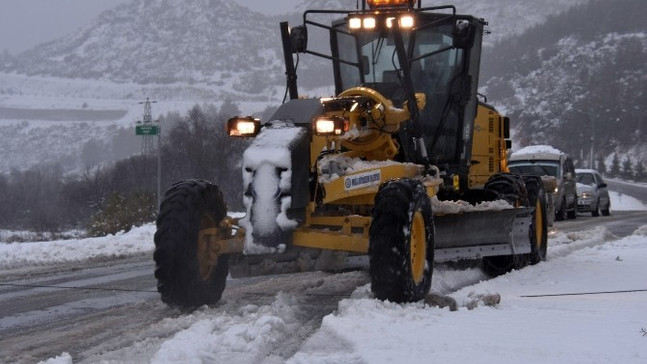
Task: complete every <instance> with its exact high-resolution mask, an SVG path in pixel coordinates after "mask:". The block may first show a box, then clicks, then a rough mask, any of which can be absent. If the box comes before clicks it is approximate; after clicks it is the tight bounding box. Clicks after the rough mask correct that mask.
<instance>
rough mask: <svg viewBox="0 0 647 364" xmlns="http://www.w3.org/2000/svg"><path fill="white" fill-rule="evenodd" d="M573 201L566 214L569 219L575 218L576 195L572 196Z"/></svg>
mask: <svg viewBox="0 0 647 364" xmlns="http://www.w3.org/2000/svg"><path fill="white" fill-rule="evenodd" d="M574 201H575V202H573V209H572V210H571V211H569V212H568V213H567V214H566V215H567V216H568V218H569V219H577V196H575V197H574Z"/></svg>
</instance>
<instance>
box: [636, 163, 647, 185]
mask: <svg viewBox="0 0 647 364" xmlns="http://www.w3.org/2000/svg"><path fill="white" fill-rule="evenodd" d="M635 172H636V173H635V175H634V177H635V178H636V181H640V182H644V181H647V173H645V167H644V166H643V162H642V161H638V162H636V171H635Z"/></svg>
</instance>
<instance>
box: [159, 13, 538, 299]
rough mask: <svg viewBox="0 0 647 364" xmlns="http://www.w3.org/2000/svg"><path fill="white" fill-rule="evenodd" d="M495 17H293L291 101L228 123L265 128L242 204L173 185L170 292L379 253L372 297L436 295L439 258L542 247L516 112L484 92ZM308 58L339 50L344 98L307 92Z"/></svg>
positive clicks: (163, 220)
mask: <svg viewBox="0 0 647 364" xmlns="http://www.w3.org/2000/svg"><path fill="white" fill-rule="evenodd" d="M331 16H337V17H338V18H339V19H337V20H334V21H332V22H330V21H328V22H323V21H322V20H320V19H329V18H330V17H331ZM486 25H487V23H486V22H485V21H484V20H483V19H480V18H476V17H473V16H469V15H459V14H457V12H456V8H455V7H453V6H433V7H423V6H422V1H421V0H418V1H413V0H363V1H362V2H361V5H360V4H359V3H358V6H357V9H353V10H347V11H340V10H308V11H306V12H305V13H304V14H303V24H300V25H298V26H295V27H292V28H290V27H289V26H288V24H287V23H285V22H284V23H281V24H280V30H281V35H282V42H283V51H284V58H285V68H286V75H287V90H286V96H287V94H289V98H290V100H289V101H288V102H284V103H283V104H282V105H281V106H280V107H279V108H278V109H277V111H276V112H275V113H274V115H273V116H272V117H271V118H270V120H268V121H266V122H261V121H260V120H258V119H255V118H253V117H234V118H231V119H230V120H229V121H228V123H227V128H228V132H229V135H230V136H232V137H239V138H253V139H252V140H251V144H250V146H249V147H248V148H247V149H246V151H245V152H244V154H243V156H242V173H243V180H244V186H243V196H242V198H243V202H244V206H245V209H246V211H245V212H246V214H245V216H244V217H242V218H233V217H230V216H228V211H227V207H226V206H225V203H224V202H223V197H222V194H221V192H220V190H219V188H218V187H217V186H215V185H213V184H211V183H209V182H207V181H204V180H186V181H181V182H178V183H176V184H174V185H173V186H172V187H171V188H170V189H169V190H168V191H167V192H166V194H165V197H164V199H163V202H162V204H161V207H160V213H159V216H158V218H157V232H156V233H155V247H156V248H155V253H154V259H155V262H156V270H155V276H156V278H157V280H158V291H159V292H160V294H161V297H162V300H163V301H164V302H166V303H168V304H171V305H177V306H180V307H187V308H190V307H196V306H199V305H203V304H210V303H215V302H217V301H218V300H219V299H220V297H221V295H222V292H223V290H224V288H225V283H226V279H227V276H228V275H229V274H231V276H232V277H241V276H256V275H264V274H278V273H284V272H301V271H309V270H325V271H338V270H343V269H349V268H357V267H366V266H368V274H369V275H370V280H371V289H372V292H373V293H374V296H375V297H376V298H378V299H382V300H391V301H394V302H412V301H417V300H420V299H423V298H424V297H425V296H426V295H427V294H428V292H429V290H430V285H431V277H432V272H433V265H434V261H447V260H460V259H481V260H482V264H483V268H484V269H485V270H486V271H488V272H490V273H493V274H500V273H502V272H506V271H509V270H511V269H518V268H521V267H523V266H524V265H527V264H534V263H537V262H539V261H541V260H544V259H545V257H546V248H547V240H546V207H545V193H544V191H543V188H542V182H541V179H540V177H538V176H532V175H516V174H512V173H509V170H508V169H507V166H506V152H507V149H508V148H509V147H510V140H509V129H510V125H509V124H510V123H509V119H508V118H506V117H503V116H502V115H500V114H499V113H498V112H497V111H496V110H495V109H494V108H493V107H492V106H490V105H488V104H487V103H486V100H485V98H484V96H482V95H479V94H477V81H478V78H479V67H480V56H481V43H482V42H481V41H482V36H483V34H484V32H485V31H484V26H486ZM309 30H310V33H312V31H313V30H323V32H324V34H327V36H328V37H329V39H328V40H329V44H330V50H329V52H322V51H320V50H318V49H314V48H310V47H309V45H308V33H309ZM295 56H296V57H297V62H296V64H295V61H294V57H295ZM306 56H310V57H314V58H324V59H327V60H329V61H330V62H331V63H332V73H333V74H332V80H333V81H334V86H335V95H336V96H334V97H328V98H300V97H299V94H298V88H297V72H296V67H297V66H298V60H299V57H301V58H306ZM286 98H287V97H286ZM213 147H214V148H217V147H218V146H213Z"/></svg>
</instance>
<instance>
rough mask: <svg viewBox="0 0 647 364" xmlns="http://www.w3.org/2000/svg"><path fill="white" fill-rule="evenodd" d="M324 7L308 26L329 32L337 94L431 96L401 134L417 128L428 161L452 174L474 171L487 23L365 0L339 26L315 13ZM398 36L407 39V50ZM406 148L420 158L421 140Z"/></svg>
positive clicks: (400, 98)
mask: <svg viewBox="0 0 647 364" xmlns="http://www.w3.org/2000/svg"><path fill="white" fill-rule="evenodd" d="M367 3H368V9H367V8H366V5H367ZM385 6H386V7H385ZM319 12H320V11H317V10H309V11H307V12H306V13H305V14H304V27H303V28H305V25H310V26H316V27H321V28H324V29H328V30H329V31H330V45H331V56H330V57H327V56H324V57H325V58H329V59H330V60H332V63H333V72H334V77H335V92H336V94H340V93H341V92H343V91H344V90H347V89H349V88H352V87H358V86H364V87H369V88H372V89H374V90H376V91H378V92H379V93H381V94H382V95H384V96H385V97H386V98H388V99H389V100H391V101H392V102H393V104H394V106H395V107H400V108H402V107H403V105H404V103H405V101H407V100H411V98H409V96H413V95H414V93H420V92H422V93H424V94H425V96H426V100H427V102H426V105H425V107H424V108H423V109H422V110H416V111H417V112H414V113H412V115H415V117H416V119H417V120H412V121H411V122H410V123H409V126H408V127H407V128H403V129H404V130H402V131H401V132H400V134H399V135H398V136H397V137H398V138H399V139H400V140H405V139H410V138H411V137H412V135H413V134H416V132H414V131H417V135H419V136H421V137H423V138H424V140H425V144H426V149H427V155H428V156H429V159H430V160H429V162H431V163H432V164H435V165H437V166H438V167H440V168H441V170H445V171H447V173H448V174H449V173H451V174H454V173H460V174H463V175H465V174H467V170H468V168H469V165H468V164H469V163H468V161H469V159H470V158H469V156H470V154H471V150H469V149H470V148H471V147H470V146H471V138H472V123H473V121H474V118H475V117H476V108H477V105H478V100H477V97H476V91H477V81H478V72H479V62H480V53H481V39H482V33H483V26H484V25H485V22H484V21H483V20H482V19H476V18H474V17H472V16H463V15H456V9H455V8H454V7H453V6H440V7H426V8H423V7H421V1H418V6H417V7H415V6H414V1H408V0H401V1H370V0H368V1H364V2H363V3H362V9H361V10H357V11H346V12H343V11H340V13H345V14H346V17H344V18H342V19H338V20H336V21H333V22H332V26H327V25H324V24H321V23H317V22H315V21H313V20H310V19H309V18H308V16H309V15H312V14H317V13H319ZM330 12H331V11H321V13H323V14H329V13H330ZM398 38H400V39H402V41H403V44H404V47H402V50H401V51H400V50H399V49H398V46H397V40H398ZM293 44H294V40H293ZM300 51H303V52H304V53H309V52H308V51H307V50H306V49H305V48H304V49H301V50H300ZM312 54H315V55H317V56H322V54H320V53H315V52H312ZM402 60H404V62H402ZM410 104H411V103H410ZM414 136H415V135H414ZM401 145H402V146H403V152H404V155H400V156H399V159H401V160H406V161H410V162H420V160H418V154H419V153H416V152H415V150H414V149H415V147H414V145H415V143H406V142H404V143H401ZM461 172H462V173H461Z"/></svg>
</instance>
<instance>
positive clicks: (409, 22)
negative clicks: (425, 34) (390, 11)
mask: <svg viewBox="0 0 647 364" xmlns="http://www.w3.org/2000/svg"><path fill="white" fill-rule="evenodd" d="M400 27H402V28H404V29H411V28H413V17H412V16H411V15H405V16H403V17H401V18H400Z"/></svg>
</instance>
